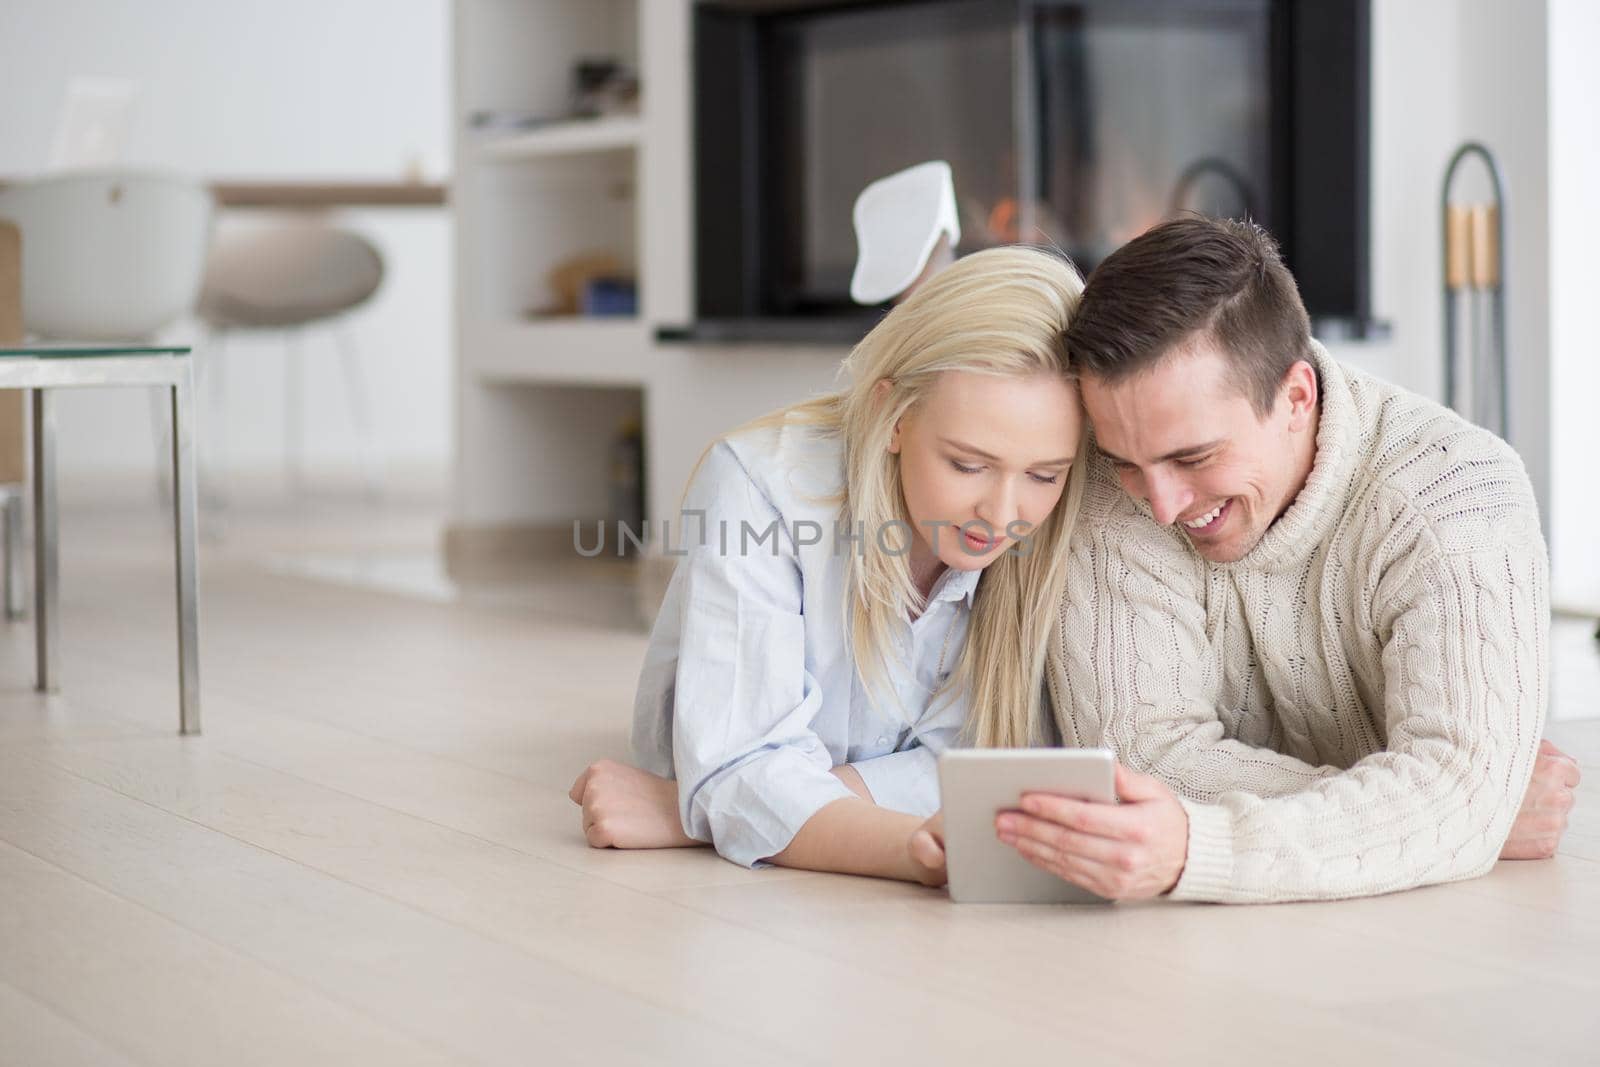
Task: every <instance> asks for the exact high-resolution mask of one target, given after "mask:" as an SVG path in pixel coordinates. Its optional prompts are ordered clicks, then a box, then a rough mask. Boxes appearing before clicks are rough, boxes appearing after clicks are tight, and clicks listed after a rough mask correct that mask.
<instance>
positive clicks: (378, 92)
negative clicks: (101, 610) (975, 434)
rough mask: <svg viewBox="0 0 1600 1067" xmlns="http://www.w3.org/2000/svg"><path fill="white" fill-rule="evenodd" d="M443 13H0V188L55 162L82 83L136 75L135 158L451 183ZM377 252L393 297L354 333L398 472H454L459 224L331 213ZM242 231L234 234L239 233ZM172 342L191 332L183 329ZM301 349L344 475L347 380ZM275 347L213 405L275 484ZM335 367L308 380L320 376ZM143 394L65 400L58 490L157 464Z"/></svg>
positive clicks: (314, 465)
mask: <svg viewBox="0 0 1600 1067" xmlns="http://www.w3.org/2000/svg"><path fill="white" fill-rule="evenodd" d="M447 8H448V4H447V0H337V2H332V3H327V2H320V0H273V2H272V3H259V2H253V0H5V3H4V4H0V176H7V177H10V176H17V175H23V174H27V173H31V172H36V171H38V170H40V169H41V168H42V167H43V166H44V164H45V163H46V160H47V156H48V152H49V147H50V139H51V135H52V133H53V130H54V127H55V122H56V114H57V109H58V108H59V106H60V103H61V100H62V96H63V93H64V92H65V89H66V85H67V82H68V80H69V79H70V78H72V77H73V76H75V75H99V76H109V77H119V78H129V79H133V80H136V81H138V82H139V83H140V85H141V92H140V96H139V98H138V101H137V103H136V105H135V113H134V117H133V122H132V125H131V128H130V131H129V143H128V145H127V150H126V153H125V154H126V158H127V160H128V162H130V163H132V164H140V165H152V166H161V167H169V168H172V169H176V170H179V171H185V172H189V173H193V174H196V175H199V176H203V177H207V178H217V177H236V178H284V179H315V178H396V179H398V178H400V177H401V175H402V173H403V172H404V171H405V170H406V168H408V167H411V166H418V165H420V167H421V168H422V170H423V172H424V174H425V175H426V176H427V177H429V178H431V179H434V180H437V179H440V178H442V177H445V176H446V175H447V173H448V170H449V126H448V121H447V109H448V94H449V72H448V69H447V63H448V55H449V20H448V12H447ZM338 218H339V221H340V222H341V223H346V224H348V225H351V226H353V227H356V228H358V229H360V230H361V231H362V232H364V233H366V234H367V235H368V236H369V237H371V238H372V239H373V240H375V242H376V243H377V244H378V245H379V247H380V248H381V250H382V251H383V253H384V255H385V258H386V261H387V267H388V276H387V278H386V281H385V284H384V288H383V289H382V290H380V292H379V295H378V296H377V298H376V299H375V300H374V302H373V303H371V304H370V305H368V306H367V307H366V308H364V309H362V310H361V311H360V312H359V313H358V315H357V317H356V318H355V319H354V320H353V321H352V331H353V334H354V336H355V338H356V340H357V344H358V346H359V347H360V350H361V352H362V364H363V366H364V368H365V373H366V377H367V380H368V383H369V391H370V395H371V398H372V405H373V408H374V421H375V425H376V436H377V441H378V447H379V450H380V456H381V462H382V463H383V464H384V466H385V468H386V469H387V470H388V471H389V472H390V473H391V475H394V476H398V475H399V474H401V473H414V472H417V471H419V470H420V471H442V470H443V469H444V468H445V467H446V466H447V465H448V461H449V453H450V441H451V418H452V408H451V403H450V389H451V385H450V340H449V336H450V335H449V323H450V291H451V283H450V274H451V264H450V253H449V245H450V227H449V214H448V212H447V211H444V210H441V209H437V208H433V209H416V208H413V209H386V210H377V209H363V210H360V211H349V212H344V213H341V214H340V215H339V216H338ZM236 221H237V220H235V219H234V218H232V217H230V218H229V219H228V220H227V222H226V223H225V224H229V225H231V224H235V223H236ZM177 335H178V336H184V337H188V338H192V337H193V336H194V331H193V329H192V328H190V327H180V328H179V329H178V330H177ZM330 344H331V342H330V341H329V339H328V338H327V337H325V336H317V335H313V336H312V337H311V338H309V340H308V345H309V346H310V351H309V355H308V360H307V362H308V377H310V378H312V380H318V381H328V382H331V383H332V384H331V386H330V387H328V388H326V389H322V390H319V392H318V393H317V395H315V396H313V397H312V398H311V399H310V401H309V402H308V405H307V408H306V412H305V415H304V418H305V423H306V427H307V438H308V445H309V452H308V458H309V460H310V461H311V468H310V469H311V472H312V474H313V476H315V474H316V472H317V471H318V469H319V468H320V469H321V470H323V471H334V470H343V469H349V468H352V467H353V466H354V465H355V464H356V463H357V462H358V461H359V459H360V448H359V440H358V438H357V437H356V435H355V433H354V431H353V428H352V426H351V423H350V420H349V417H348V415H347V414H346V413H345V409H344V407H343V403H344V394H343V392H342V390H341V387H342V380H341V379H340V378H339V377H338V374H337V367H336V365H335V364H334V363H333V362H332V361H331V360H326V361H325V357H327V356H329V355H331V354H332V349H331V347H330ZM282 351H283V348H282V345H281V343H279V342H278V341H277V340H276V339H257V338H240V339H238V340H237V341H236V342H234V343H231V344H230V346H229V352H230V356H231V357H232V358H230V360H229V367H228V385H229V388H228V392H227V396H226V397H225V398H224V402H223V403H222V404H221V405H220V406H219V407H216V408H209V409H206V410H203V411H202V419H203V420H205V421H204V422H203V424H202V435H203V436H202V443H203V444H204V445H205V446H206V448H207V450H208V452H210V453H211V454H213V455H216V454H217V446H218V445H219V444H220V441H219V440H218V436H217V432H216V431H217V430H218V428H219V426H220V425H221V424H223V423H224V422H225V423H226V427H227V446H228V447H227V450H226V453H225V455H226V456H227V457H228V461H229V463H230V466H231V468H232V469H233V470H234V471H236V472H240V473H245V474H248V473H252V472H255V471H268V472H276V470H277V469H278V465H279V463H280V462H281V456H282V449H283V445H284V441H283V434H284V430H283V415H282V404H283V402H284V397H283V388H282V383H283V368H282V361H281V358H280V356H281V353H282ZM324 362H325V365H323V366H316V365H317V364H323V363H324ZM150 421H151V420H150V414H149V409H148V405H147V403H146V402H145V400H144V399H143V398H140V397H134V396H132V395H131V394H129V393H126V392H119V391H115V390H113V391H106V392H98V393H92V394H79V395H73V396H69V397H66V398H64V400H63V402H62V404H61V413H60V422H61V430H60V434H61V462H62V471H63V481H64V484H66V485H68V486H69V487H70V485H71V484H72V479H73V477H74V476H75V475H88V474H95V473H98V474H128V475H136V474H138V473H140V472H144V471H151V470H153V469H154V449H153V444H152V439H151V428H150Z"/></svg>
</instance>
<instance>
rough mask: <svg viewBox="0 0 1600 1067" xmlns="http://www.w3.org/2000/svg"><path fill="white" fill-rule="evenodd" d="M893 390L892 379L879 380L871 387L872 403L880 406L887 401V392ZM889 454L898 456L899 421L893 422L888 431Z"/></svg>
mask: <svg viewBox="0 0 1600 1067" xmlns="http://www.w3.org/2000/svg"><path fill="white" fill-rule="evenodd" d="M893 388H894V379H893V378H879V379H878V380H877V381H876V382H875V383H873V386H872V402H873V403H874V404H876V405H879V406H882V405H883V404H886V403H888V401H889V392H890V390H892V389H893ZM889 452H890V454H891V455H899V454H900V420H899V419H895V420H894V428H893V429H891V430H890V431H889Z"/></svg>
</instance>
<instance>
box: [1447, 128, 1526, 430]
mask: <svg viewBox="0 0 1600 1067" xmlns="http://www.w3.org/2000/svg"><path fill="white" fill-rule="evenodd" d="M1468 156H1477V157H1478V158H1480V159H1482V160H1483V164H1484V168H1485V169H1486V170H1487V171H1488V173H1489V182H1490V185H1491V186H1492V189H1493V199H1492V200H1491V201H1490V202H1489V203H1486V204H1484V203H1472V204H1467V203H1459V202H1456V201H1452V200H1451V198H1450V189H1451V185H1452V183H1453V182H1454V181H1455V178H1456V173H1457V171H1458V170H1459V168H1460V166H1461V163H1462V162H1463V161H1464V160H1465V159H1466V158H1467V157H1468ZM1439 217H1440V226H1441V238H1442V243H1443V251H1444V396H1445V403H1446V404H1448V405H1450V406H1451V407H1452V408H1455V409H1456V411H1458V412H1460V413H1461V414H1462V415H1463V416H1465V417H1466V418H1469V419H1471V420H1472V421H1473V422H1476V423H1477V424H1478V425H1479V426H1482V427H1483V428H1484V429H1486V430H1489V431H1490V432H1491V433H1494V434H1497V435H1499V436H1500V437H1503V438H1506V439H1507V440H1509V439H1510V437H1511V419H1510V408H1511V404H1510V378H1509V373H1508V371H1507V367H1506V286H1505V247H1506V241H1505V236H1506V213H1505V182H1504V181H1503V179H1502V177H1501V173H1500V164H1499V162H1498V161H1497V160H1496V159H1495V157H1494V153H1493V152H1491V151H1489V149H1488V148H1486V147H1484V146H1483V145H1482V144H1480V143H1478V142H1476V141H1469V142H1467V143H1465V144H1463V145H1462V146H1461V147H1460V148H1457V149H1456V151H1455V154H1454V155H1452V156H1451V157H1450V164H1449V166H1447V167H1446V168H1445V172H1444V184H1443V187H1442V188H1441V189H1440V192H1439ZM1463 320H1464V323H1465V329H1464V330H1463ZM1463 334H1465V337H1466V343H1465V346H1463V344H1462V337H1463Z"/></svg>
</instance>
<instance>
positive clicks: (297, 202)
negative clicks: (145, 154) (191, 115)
mask: <svg viewBox="0 0 1600 1067" xmlns="http://www.w3.org/2000/svg"><path fill="white" fill-rule="evenodd" d="M15 181H17V179H16V178H14V177H13V178H0V189H4V188H5V187H6V186H7V185H9V184H11V183H13V182H15ZM210 185H211V191H212V193H213V194H214V195H215V196H216V198H217V204H218V206H220V207H228V208H299V209H303V210H316V209H323V208H340V207H440V206H442V205H443V204H444V203H446V201H447V200H448V199H449V193H450V186H449V184H448V183H447V182H425V181H416V182H412V181H385V180H381V179H374V180H350V181H342V180H329V179H320V178H319V179H307V180H305V181H298V180H293V179H281V178H261V179H256V180H251V179H244V178H221V179H217V180H215V181H212V182H211V183H210Z"/></svg>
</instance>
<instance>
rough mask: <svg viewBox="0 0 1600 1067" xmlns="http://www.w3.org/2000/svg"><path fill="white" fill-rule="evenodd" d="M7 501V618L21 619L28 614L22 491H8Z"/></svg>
mask: <svg viewBox="0 0 1600 1067" xmlns="http://www.w3.org/2000/svg"><path fill="white" fill-rule="evenodd" d="M5 499H6V502H5V520H4V521H5V528H6V532H5V542H6V582H5V586H6V593H5V599H6V618H8V619H20V618H22V617H23V616H25V615H27V613H28V610H27V604H26V603H25V602H24V601H25V600H26V597H27V585H26V583H25V581H24V579H23V565H22V556H23V551H22V549H23V545H22V490H21V489H8V490H6V493H5Z"/></svg>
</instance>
